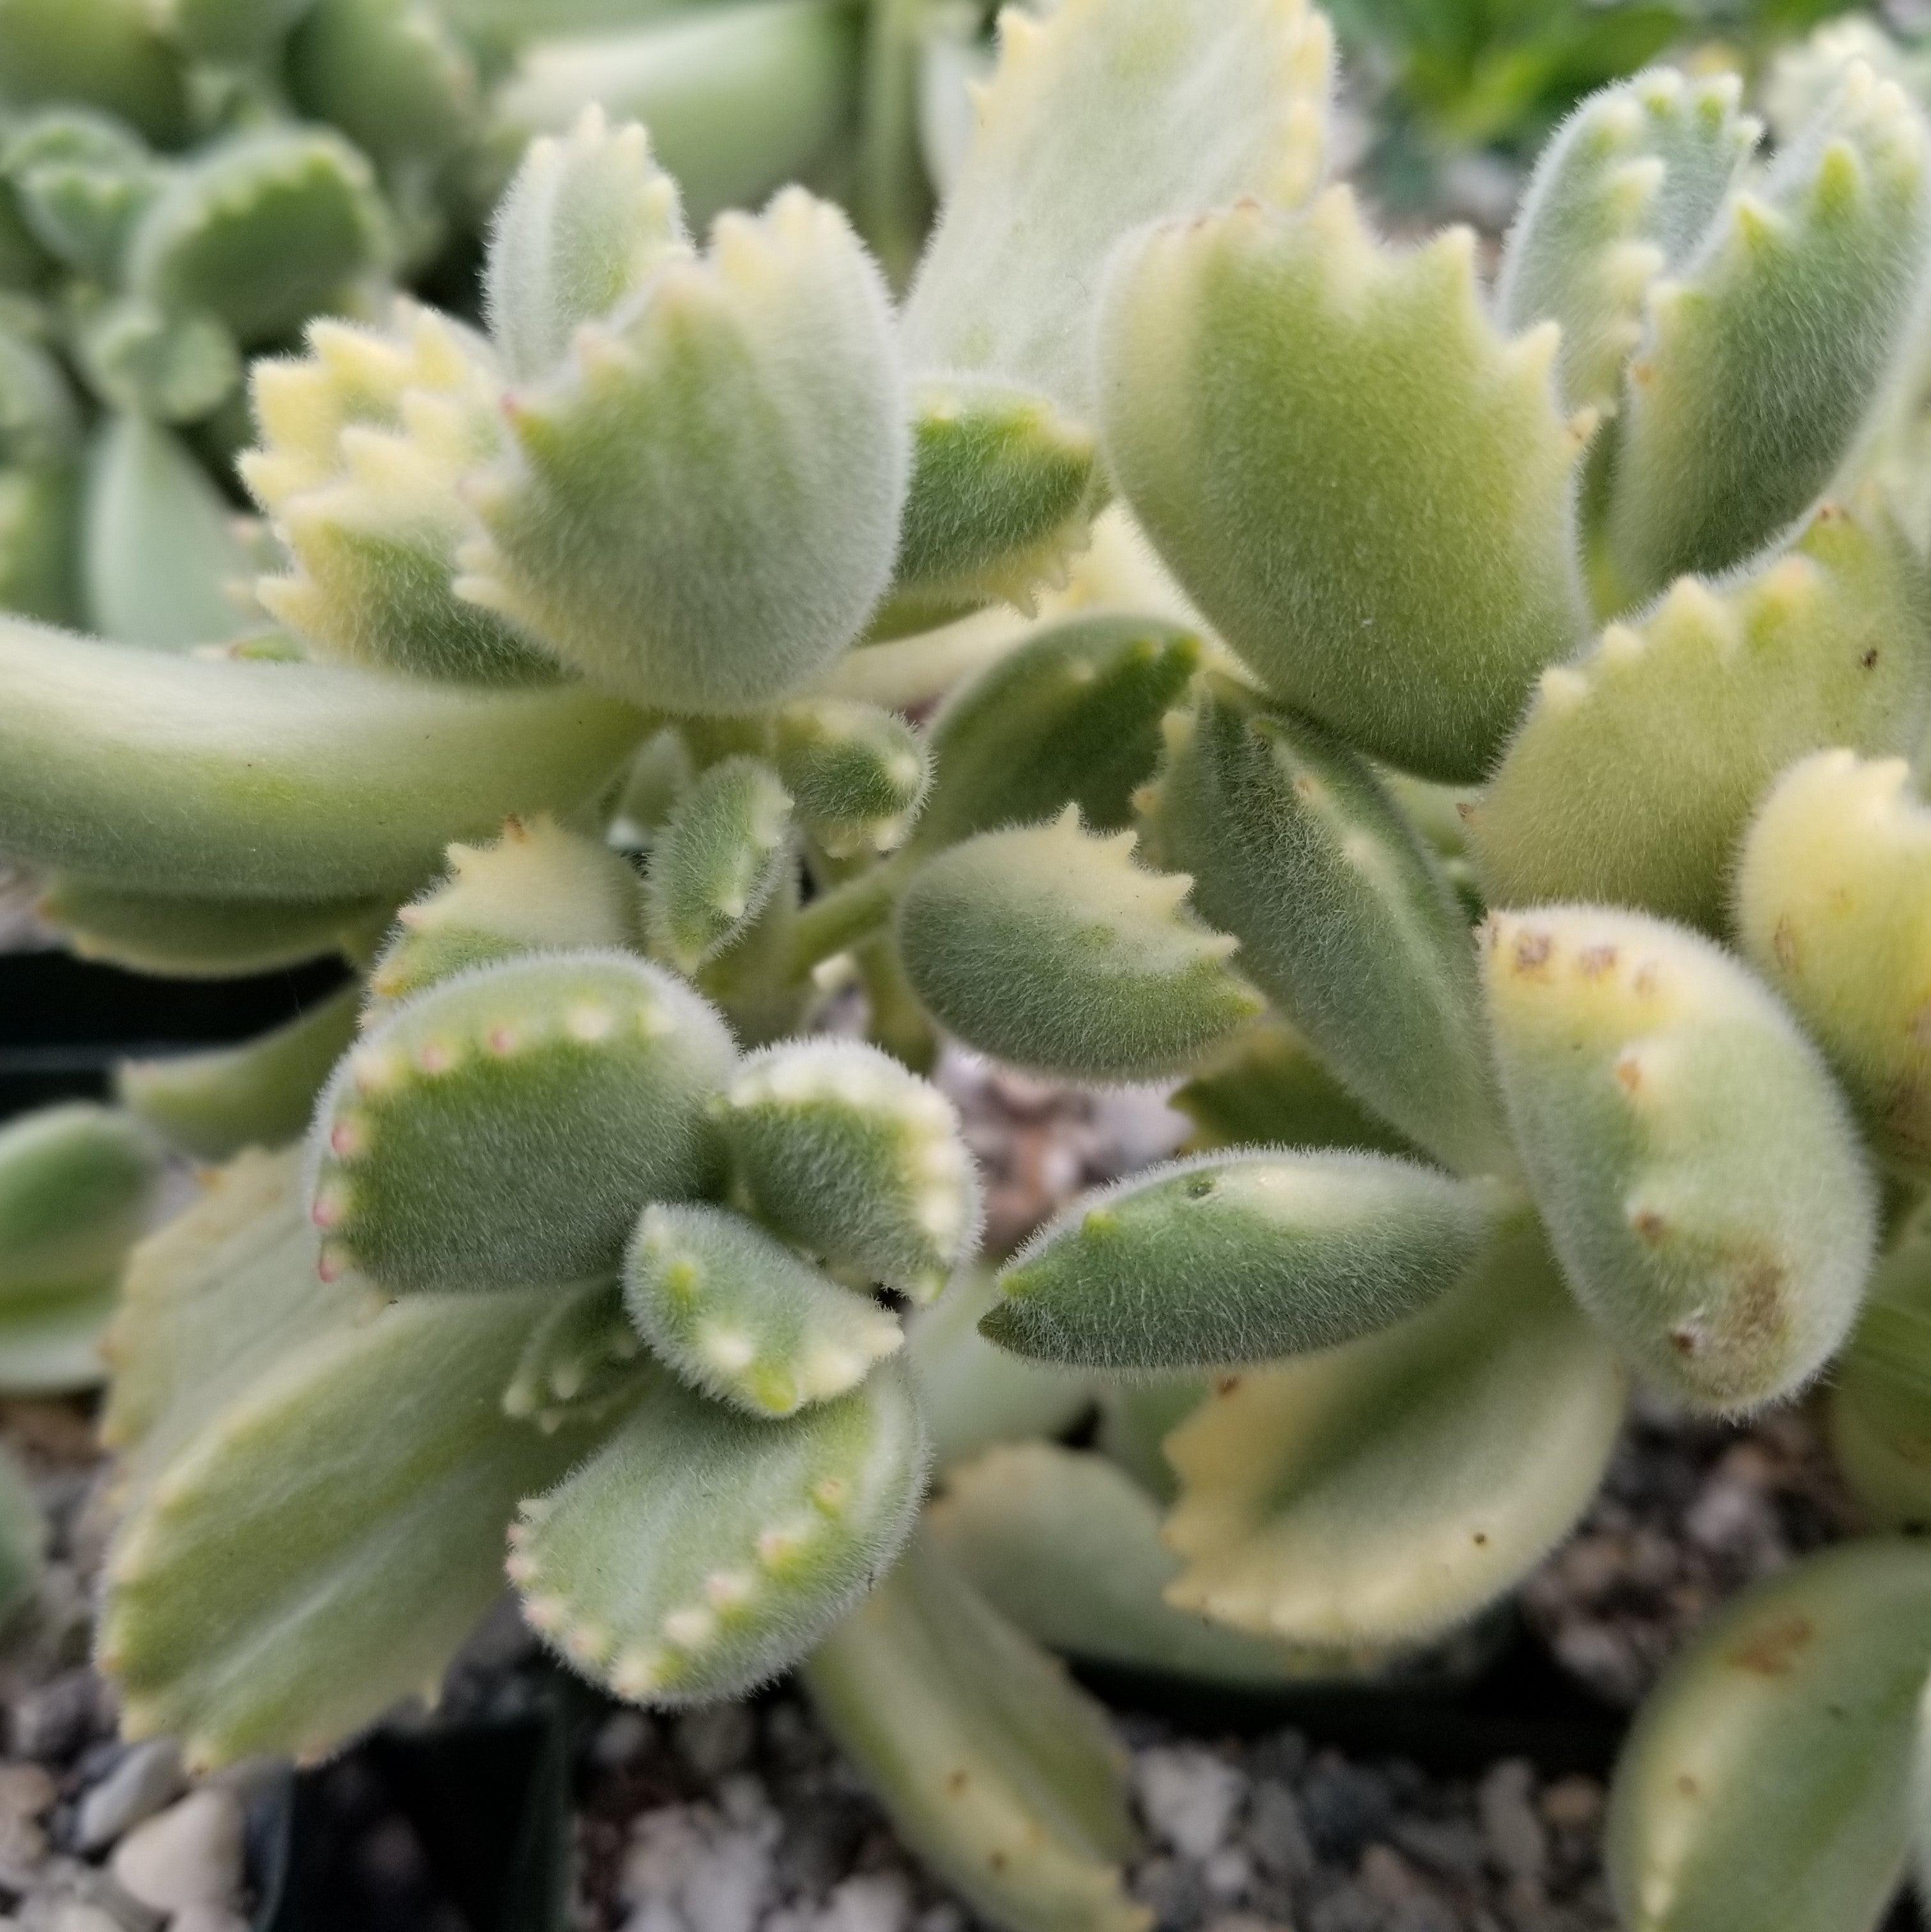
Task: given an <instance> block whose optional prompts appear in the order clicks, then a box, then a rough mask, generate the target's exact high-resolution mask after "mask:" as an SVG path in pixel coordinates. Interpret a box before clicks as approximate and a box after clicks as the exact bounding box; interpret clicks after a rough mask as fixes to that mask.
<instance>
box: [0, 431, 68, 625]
mask: <svg viewBox="0 0 1931 1932" xmlns="http://www.w3.org/2000/svg"><path fill="white" fill-rule="evenodd" d="M80 526H81V510H80V478H79V477H78V476H77V475H76V473H75V472H74V467H73V466H72V465H71V464H70V463H55V464H47V465H44V466H40V467H38V468H35V469H0V610H8V611H13V612H15V613H17V614H18V615H20V616H23V617H33V618H37V619H39V620H40V621H41V622H43V623H48V624H67V623H77V622H79V621H80V540H81V527H80Z"/></svg>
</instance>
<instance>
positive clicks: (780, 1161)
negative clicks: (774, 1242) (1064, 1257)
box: [716, 1040, 980, 1301]
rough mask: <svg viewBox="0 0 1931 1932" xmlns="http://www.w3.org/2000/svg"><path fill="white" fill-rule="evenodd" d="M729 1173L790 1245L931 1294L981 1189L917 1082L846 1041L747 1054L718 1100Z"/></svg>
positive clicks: (973, 1228) (962, 1251)
mask: <svg viewBox="0 0 1931 1932" xmlns="http://www.w3.org/2000/svg"><path fill="white" fill-rule="evenodd" d="M716 1112H717V1116H718V1120H719V1125H720V1128H721V1130H722V1135H723V1138H724V1144H725V1150H726V1151H727V1153H728V1155H729V1157H730V1160H731V1171H732V1180H733V1182H734V1186H735V1187H736V1188H737V1190H738V1191H739V1192H740V1193H741V1194H742V1196H743V1199H744V1201H745V1203H746V1205H747V1206H748V1207H749V1209H750V1211H752V1213H753V1214H755V1215H756V1216H757V1217H758V1219H759V1220H761V1221H763V1222H764V1223H765V1224H766V1225H767V1226H769V1227H771V1228H773V1229H776V1231H777V1232H779V1234H781V1235H783V1236H784V1238H785V1239H786V1240H787V1241H793V1242H795V1243H796V1244H797V1245H798V1246H799V1247H803V1248H805V1249H807V1250H809V1251H810V1252H811V1253H814V1254H816V1255H819V1256H822V1257H823V1258H824V1259H825V1260H826V1261H827V1262H829V1263H830V1264H831V1265H833V1267H836V1268H848V1269H851V1270H854V1271H857V1272H858V1273H859V1274H863V1275H864V1276H866V1277H869V1278H870V1279H871V1280H875V1281H881V1282H883V1283H885V1284H886V1285H887V1286H889V1287H891V1288H895V1289H898V1290H899V1291H900V1292H902V1293H903V1294H905V1295H911V1296H912V1297H913V1298H914V1299H916V1300H918V1301H930V1300H931V1299H932V1298H933V1297H934V1296H935V1295H937V1294H938V1292H939V1290H940V1289H942V1288H943V1287H944V1286H945V1284H946V1283H947V1280H950V1277H951V1275H952V1274H953V1271H954V1270H955V1269H956V1268H958V1267H959V1265H960V1264H961V1263H962V1262H964V1261H965V1260H966V1259H968V1257H969V1256H970V1255H971V1253H972V1248H973V1245H974V1244H975V1241H977V1239H978V1232H979V1216H980V1201H979V1183H978V1175H976V1173H975V1172H974V1169H973V1166H972V1156H971V1154H969V1153H968V1152H967V1151H966V1148H965V1139H964V1137H963V1135H962V1132H961V1130H960V1126H959V1116H958V1114H957V1112H956V1110H955V1109H953V1106H952V1103H951V1102H950V1101H949V1100H947V1099H946V1097H944V1094H941V1093H940V1092H939V1091H938V1088H935V1087H934V1086H933V1085H932V1084H931V1083H930V1082H929V1081H926V1080H921V1079H920V1078H919V1077H918V1076H917V1074H915V1073H911V1071H909V1070H908V1069H907V1068H905V1067H902V1066H901V1065H900V1064H899V1063H898V1061H896V1060H894V1059H893V1058H891V1056H890V1055H889V1054H886V1053H882V1052H880V1051H879V1050H878V1049H877V1048H875V1047H872V1046H863V1045H860V1043H858V1042H857V1041H855V1040H791V1041H787V1042H785V1043H783V1044H782V1045H780V1046H773V1047H767V1048H766V1049H765V1050H764V1052H761V1053H758V1054H754V1055H752V1057H751V1058H749V1059H748V1060H746V1061H745V1063H744V1064H743V1067H742V1068H741V1069H740V1071H739V1073H737V1077H736V1078H735V1079H734V1080H733V1081H732V1082H731V1085H730V1086H729V1088H728V1089H726V1091H725V1095H724V1098H723V1099H722V1101H721V1102H719V1104H718V1106H717V1109H716Z"/></svg>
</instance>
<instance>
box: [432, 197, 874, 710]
mask: <svg viewBox="0 0 1931 1932" xmlns="http://www.w3.org/2000/svg"><path fill="white" fill-rule="evenodd" d="M508 423H509V434H510V439H511V443H512V449H511V452H510V455H509V458H508V459H507V460H506V462H505V463H503V464H502V465H500V466H497V467H496V468H494V469H491V470H490V471H488V472H485V474H484V475H482V476H480V477H479V478H476V480H475V481H473V484H471V486H470V497H471V500H472V501H473V502H474V504H475V505H476V508H477V510H478V511H479V514H480V516H481V517H482V521H483V523H484V524H485V526H486V527H487V529H488V537H487V538H486V539H485V540H479V541H478V542H476V544H473V545H472V546H471V547H470V549H469V550H466V551H465V553H464V560H465V565H466V568H467V571H468V574H467V575H466V576H464V577H462V578H461V579H460V580H458V589H459V591H460V592H461V593H462V594H463V595H465V596H467V597H468V598H470V600H471V601H474V602H477V603H479V604H482V605H484V606H485V607H487V608H488V609H491V610H496V611H497V612H499V613H501V614H503V615H504V616H507V617H509V619H510V620H511V621H512V622H514V623H516V624H518V625H521V626H522V627H523V628H525V629H527V630H528V631H530V632H532V633H533V634H534V635H536V637H539V638H540V639H542V640H543V642H545V643H546V644H548V645H549V646H551V648H552V649H554V650H555V651H556V652H557V655H559V656H560V657H563V658H566V659H567V660H568V661H569V662H570V663H571V664H574V665H575V667H577V668H578V669H579V670H582V671H583V672H584V673H585V674H586V675H587V676H590V677H592V678H593V679H596V680H597V681H598V682H600V683H602V684H604V685H606V686H608V688H610V689H611V690H614V691H620V692H622V693H623V694H626V696H629V697H632V698H633V699H635V700H636V701H638V702H639V703H645V704H650V705H658V706H664V707H665V708H667V709H671V710H677V711H691V712H746V711H755V710H759V709H763V708H764V707H765V706H767V705H769V704H770V703H773V701H774V700H776V699H779V698H782V697H789V696H791V695H792V694H794V693H795V692H796V691H798V690H799V689H800V688H802V687H803V686H804V685H807V684H809V682H811V681H812V679H814V678H815V676H817V675H818V673H821V671H823V670H825V669H826V668H827V667H828V666H829V665H830V663H831V661H833V659H834V658H836V657H837V656H838V655H840V653H842V652H843V651H844V650H845V648H846V647H847V646H848V645H849V644H850V643H851V642H852V641H853V640H854V638H856V637H857V635H858V633H859V631H860V629H861V628H863V625H864V622H865V620H866V617H867V616H869V614H870V613H871V610H872V605H873V604H875V603H876V602H877V601H878V597H879V595H880V594H881V592H883V591H884V588H885V584H886V581H887V578H888V577H890V572H891V566H892V555H893V550H894V549H895V548H896V544H897V541H898V522H899V511H900V509H901V507H902V505H903V502H904V499H905V484H906V478H907V473H908V469H909V466H910V449H909V435H908V430H907V428H906V424H905V406H904V398H903V396H902V393H901V385H900V383H899V374H898V358H897V350H896V344H894V342H893V338H892V333H891V318H890V311H889V308H888V306H887V300H886V296H885V292H884V287H883V284H881V281H880V280H879V278H878V271H877V269H875V267H874V266H872V263H871V262H870V260H869V258H868V257H866V254H865V252H864V251H863V248H861V247H860V245H859V243H858V242H857V238H856V237H855V236H854V235H853V234H852V233H851V229H850V228H849V227H848V226H847V225H846V223H845V219H844V217H843V216H842V215H841V214H839V212H838V211H837V210H836V209H835V208H833V207H832V206H831V205H830V204H829V203H827V202H820V201H816V200H814V199H812V196H809V195H808V194H806V193H804V192H803V190H801V189H788V190H786V191H785V193H782V194H781V195H780V196H778V198H777V199H776V200H775V201H773V202H772V203H771V205H770V208H768V209H767V211H765V212H764V214H762V215H761V216H759V217H755V218H754V217H751V216H749V215H745V214H729V215H727V216H725V217H722V218H721V219H720V220H719V222H718V223H717V225H716V228H715V229H714V230H713V235H712V240H711V246H710V251H709V253H708V254H706V255H705V256H704V258H703V259H702V260H688V261H673V262H671V263H668V265H667V266H665V267H664V268H663V269H661V270H660V271H659V272H658V274H657V275H656V276H655V277H654V278H653V279H652V280H651V281H650V283H649V284H647V286H646V287H644V289H643V290H641V291H640V293H639V295H638V299H637V300H636V301H635V302H633V303H632V304H630V305H626V306H622V307H620V308H619V309H618V310H617V312H616V313H615V314H613V315H612V316H611V317H607V318H606V319H605V320H604V321H602V322H601V323H595V324H591V325H588V326H586V327H584V328H583V329H579V330H578V332H577V334H576V336H575V340H574V342H573V344H572V348H571V351H570V353H569V356H568V358H567V359H566V361H565V362H563V365H561V366H560V368H558V369H557V371H554V372H553V373H552V374H551V375H549V376H548V377H545V378H544V379H543V380H542V381H540V382H539V383H536V384H535V385H534V386H531V387H529V388H527V389H522V390H520V391H518V392H517V393H516V394H515V395H513V396H512V398H511V399H510V401H509V405H508Z"/></svg>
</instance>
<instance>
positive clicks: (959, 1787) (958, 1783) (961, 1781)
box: [945, 1769, 972, 1798]
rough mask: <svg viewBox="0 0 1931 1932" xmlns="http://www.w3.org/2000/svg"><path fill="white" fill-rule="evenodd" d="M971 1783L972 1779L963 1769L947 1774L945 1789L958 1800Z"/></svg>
mask: <svg viewBox="0 0 1931 1932" xmlns="http://www.w3.org/2000/svg"><path fill="white" fill-rule="evenodd" d="M971 1782H972V1781H971V1779H970V1778H968V1777H967V1775H966V1774H965V1771H964V1770H963V1769H960V1770H957V1771H954V1772H948V1773H947V1775H946V1780H945V1789H946V1790H947V1793H949V1794H950V1796H953V1797H954V1798H956V1797H959V1796H960V1795H961V1794H962V1793H963V1792H964V1790H965V1787H966V1786H967V1785H968V1784H970V1783H971Z"/></svg>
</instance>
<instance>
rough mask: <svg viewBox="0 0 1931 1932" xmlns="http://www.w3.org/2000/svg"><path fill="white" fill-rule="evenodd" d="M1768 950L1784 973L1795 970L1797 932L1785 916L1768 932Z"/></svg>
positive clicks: (1787, 916) (1786, 915)
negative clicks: (1774, 956) (1773, 954)
mask: <svg viewBox="0 0 1931 1932" xmlns="http://www.w3.org/2000/svg"><path fill="white" fill-rule="evenodd" d="M1770 950H1771V952H1772V953H1775V954H1776V963H1777V964H1778V965H1779V966H1781V967H1782V968H1783V970H1784V971H1785V972H1786V973H1794V972H1795V971H1796V970H1797V932H1796V929H1795V928H1794V926H1791V922H1790V917H1789V915H1788V913H1786V914H1785V916H1783V917H1782V919H1779V920H1778V921H1777V922H1776V926H1774V927H1773V928H1772V929H1771V932H1770Z"/></svg>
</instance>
